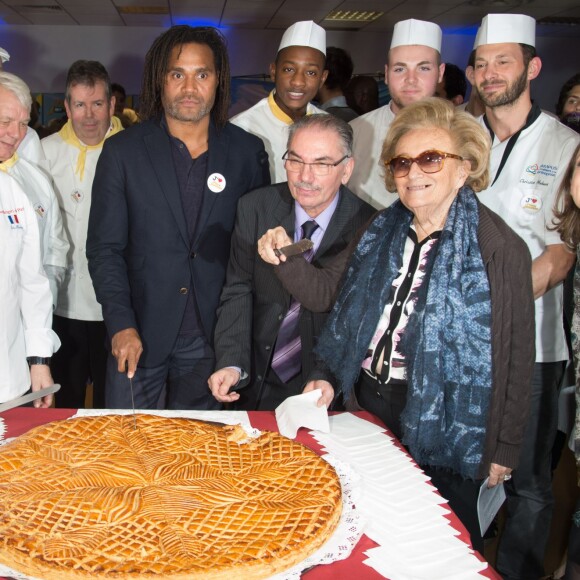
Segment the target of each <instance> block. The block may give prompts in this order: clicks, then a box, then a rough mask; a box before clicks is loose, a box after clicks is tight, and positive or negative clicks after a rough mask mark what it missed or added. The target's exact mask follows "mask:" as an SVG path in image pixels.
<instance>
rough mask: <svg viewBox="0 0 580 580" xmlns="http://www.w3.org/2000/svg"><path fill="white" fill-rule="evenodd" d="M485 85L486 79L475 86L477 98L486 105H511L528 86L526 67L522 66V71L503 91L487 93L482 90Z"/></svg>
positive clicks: (491, 106) (492, 106)
mask: <svg viewBox="0 0 580 580" xmlns="http://www.w3.org/2000/svg"><path fill="white" fill-rule="evenodd" d="M486 85H487V81H484V82H483V83H481V85H480V86H478V87H477V92H478V94H479V98H480V99H481V100H482V101H483V104H484V105H485V106H486V107H490V108H494V107H505V106H507V105H513V104H514V103H515V102H516V101H517V100H518V99H519V98H520V96H521V95H522V93H523V92H524V91H525V90H526V87H527V86H528V68H527V67H525V68H524V72H522V74H521V75H520V76H519V77H518V78H517V79H516V80H515V81H513V83H511V84H508V86H507V88H506V89H505V91H504V92H503V93H502V92H497V93H495V94H493V95H488V94H486V93H485V92H484V91H483V88H484V87H485V86H486Z"/></svg>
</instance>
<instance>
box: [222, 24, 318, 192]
mask: <svg viewBox="0 0 580 580" xmlns="http://www.w3.org/2000/svg"><path fill="white" fill-rule="evenodd" d="M325 58H326V31H325V30H324V28H322V27H321V26H318V24H316V23H315V22H312V20H308V21H304V22H296V23H295V24H293V25H292V26H290V28H288V30H286V32H285V33H284V35H283V36H282V41H281V42H280V46H279V48H278V53H277V55H276V60H275V61H274V62H273V63H272V64H270V78H271V79H272V80H273V81H274V83H275V84H276V87H275V89H274V90H273V91H272V92H271V93H270V94H269V95H268V97H266V98H264V99H262V100H261V101H259V102H258V103H256V104H255V105H254V106H253V107H251V108H250V109H248V110H247V111H243V112H242V113H239V114H238V115H235V116H234V117H232V118H231V119H230V121H231V122H232V123H233V124H234V125H238V126H239V127H241V128H242V129H245V130H246V131H248V132H249V133H252V134H254V135H256V136H258V137H260V138H261V139H262V141H263V142H264V146H265V147H266V151H267V153H268V158H269V160H270V177H271V179H272V183H281V182H283V181H286V170H285V169H284V161H282V156H283V155H284V153H285V152H286V143H287V142H288V127H289V126H290V125H292V123H294V121H297V120H298V119H301V118H302V117H304V115H312V114H314V113H324V111H323V110H322V109H319V108H318V107H315V106H314V105H313V104H311V103H310V101H311V100H312V99H313V98H314V97H315V96H316V93H317V92H318V89H319V88H320V87H321V86H322V85H323V84H324V81H325V80H326V77H327V74H328V71H326V70H325V69H324V63H325Z"/></svg>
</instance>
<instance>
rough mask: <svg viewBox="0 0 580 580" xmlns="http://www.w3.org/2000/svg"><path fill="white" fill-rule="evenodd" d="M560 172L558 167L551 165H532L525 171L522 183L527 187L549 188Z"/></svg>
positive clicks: (521, 179)
mask: <svg viewBox="0 0 580 580" xmlns="http://www.w3.org/2000/svg"><path fill="white" fill-rule="evenodd" d="M557 172H558V166H557V165H550V164H549V163H532V164H531V165H528V166H527V167H526V169H525V170H524V172H523V174H522V176H521V178H520V183H521V184H522V185H523V186H524V187H525V186H530V185H532V186H534V187H538V186H539V187H542V188H548V187H550V186H551V185H552V182H553V180H554V177H556V173H557Z"/></svg>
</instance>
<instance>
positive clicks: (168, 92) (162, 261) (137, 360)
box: [87, 26, 270, 409]
mask: <svg viewBox="0 0 580 580" xmlns="http://www.w3.org/2000/svg"><path fill="white" fill-rule="evenodd" d="M229 82H230V71H229V62H228V55H227V51H226V48H225V42H224V39H223V37H222V36H221V34H220V33H219V32H218V31H217V30H216V29H214V28H210V27H203V28H192V27H190V26H174V27H173V28H171V29H170V30H168V31H167V32H165V33H164V34H162V35H161V36H160V37H159V38H157V39H156V40H155V42H154V43H153V45H152V47H151V49H150V50H149V52H148V53H147V57H146V62H145V71H144V75H143V88H142V92H141V112H142V115H143V118H144V119H145V121H144V122H143V123H141V124H139V125H136V126H134V127H132V128H131V130H130V131H127V132H126V134H124V135H119V137H121V138H120V139H110V140H108V142H107V144H106V145H107V146H106V147H105V148H104V149H103V152H102V154H101V158H100V159H99V163H98V166H97V171H96V175H95V180H94V185H93V205H92V207H91V215H90V220H89V234H88V242H87V255H88V258H89V268H90V272H91V276H92V279H93V283H94V286H95V291H96V295H97V299H98V301H99V302H100V303H101V305H102V307H103V315H104V319H105V323H106V326H107V331H108V334H109V337H110V339H111V350H112V356H111V355H110V356H109V361H108V367H107V380H106V388H105V391H106V405H107V406H108V407H111V408H123V407H124V408H127V407H129V408H130V407H131V404H132V401H131V396H132V392H133V395H134V400H135V407H137V408H141V409H150V408H156V407H157V406H158V405H159V404H164V405H165V406H167V407H168V408H171V409H205V408H216V407H218V406H219V405H218V404H217V403H216V401H215V399H214V398H213V397H212V396H211V393H210V392H209V390H208V388H207V378H208V376H209V375H210V374H211V372H212V370H213V368H214V353H213V348H212V341H211V337H212V335H213V331H214V326H215V320H216V310H217V307H218V303H219V294H220V292H221V289H222V285H223V282H224V278H225V270H226V264H227V258H228V254H229V250H230V237H231V231H232V229H233V226H234V220H235V212H236V204H237V201H238V199H239V198H240V196H242V195H243V194H245V193H246V192H248V191H250V190H252V189H255V188H256V187H260V186H262V185H264V184H268V183H269V182H270V179H269V173H268V159H267V154H266V152H265V150H264V146H263V143H262V141H261V140H260V139H258V138H257V137H255V136H253V135H250V134H249V133H246V132H245V131H243V130H241V129H239V128H238V127H235V126H233V125H231V124H229V123H228V122H227V114H228V104H229V96H230V95H229ZM125 373H127V374H126V375H125ZM165 385H166V401H165V403H163V402H161V403H160V401H159V398H160V396H161V394H162V391H163V388H164V386H165Z"/></svg>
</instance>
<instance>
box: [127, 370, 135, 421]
mask: <svg viewBox="0 0 580 580" xmlns="http://www.w3.org/2000/svg"><path fill="white" fill-rule="evenodd" d="M127 378H128V379H129V387H131V405H132V406H133V429H134V430H135V431H137V417H136V416H135V397H134V396H133V378H132V377H130V376H129V375H127Z"/></svg>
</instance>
